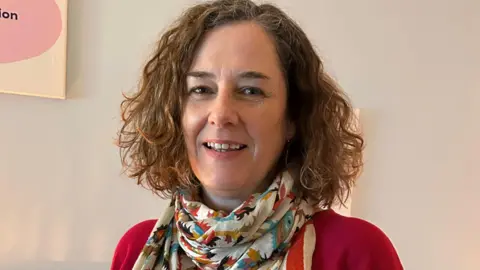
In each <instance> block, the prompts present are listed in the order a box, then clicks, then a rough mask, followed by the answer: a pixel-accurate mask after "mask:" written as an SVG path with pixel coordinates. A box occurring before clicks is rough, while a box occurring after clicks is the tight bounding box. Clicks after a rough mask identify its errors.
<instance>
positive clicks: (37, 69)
mask: <svg viewBox="0 0 480 270" xmlns="http://www.w3.org/2000/svg"><path fill="white" fill-rule="evenodd" d="M66 50H67V0H0V92H1V93H8V94H19V95H29V96H38V97H47V98H58V99H65V97H66V89H65V88H66V64H67V63H66V60H67V52H66Z"/></svg>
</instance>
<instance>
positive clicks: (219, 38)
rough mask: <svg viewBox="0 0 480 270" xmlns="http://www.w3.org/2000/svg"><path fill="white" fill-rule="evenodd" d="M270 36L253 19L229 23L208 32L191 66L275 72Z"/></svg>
mask: <svg viewBox="0 0 480 270" xmlns="http://www.w3.org/2000/svg"><path fill="white" fill-rule="evenodd" d="M277 59H278V56H277V52H276V48H275V44H274V42H273V39H272V38H271V37H270V36H269V35H268V33H267V32H266V31H265V30H264V29H263V28H262V27H261V26H260V25H258V24H256V23H254V22H239V23H235V24H228V25H224V26H221V27H218V28H215V29H214V30H212V31H210V32H208V33H207V34H206V36H205V39H204V40H203V42H202V43H201V45H200V47H199V49H198V51H197V54H196V56H195V59H194V61H193V64H192V69H202V70H209V71H212V72H216V71H221V70H232V71H245V70H255V71H259V72H265V73H270V75H274V74H272V73H275V72H278V70H279V65H278V63H279V61H278V60H277Z"/></svg>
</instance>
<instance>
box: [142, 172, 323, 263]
mask: <svg viewBox="0 0 480 270" xmlns="http://www.w3.org/2000/svg"><path fill="white" fill-rule="evenodd" d="M293 183H294V181H293V179H292V177H291V176H290V174H289V173H288V172H284V173H282V174H280V175H279V176H277V178H276V179H275V180H274V181H273V183H272V184H271V185H270V187H269V188H268V189H267V190H266V191H265V192H264V193H261V194H260V193H258V194H254V195H252V196H251V197H250V198H249V199H248V200H246V201H245V202H244V203H243V204H242V205H240V206H239V207H237V208H236V209H235V210H233V211H232V212H230V213H225V212H223V211H214V210H212V209H210V208H208V207H207V206H205V205H204V204H203V203H201V202H199V201H196V200H192V196H189V194H187V193H185V192H178V193H176V194H175V195H174V197H173V200H172V202H171V204H170V206H169V208H168V209H167V210H166V212H165V214H164V216H163V217H162V218H161V219H159V220H158V221H157V223H156V225H155V227H154V229H153V231H152V233H151V235H150V237H149V239H148V241H147V243H146V245H145V246H144V248H143V250H142V252H141V254H140V256H139V257H138V259H137V261H136V263H135V265H134V267H133V269H138V270H153V269H171V270H176V269H197V268H200V269H287V270H288V269H310V268H311V258H312V255H313V250H314V247H315V229H314V228H313V224H312V222H311V217H312V216H313V214H314V212H315V210H314V207H313V206H312V205H311V204H309V203H308V202H307V201H306V200H305V199H303V198H299V197H297V196H296V195H295V192H294V190H293ZM292 244H293V245H294V246H295V247H292Z"/></svg>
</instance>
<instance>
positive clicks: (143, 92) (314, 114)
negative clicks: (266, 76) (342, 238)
mask: <svg viewBox="0 0 480 270" xmlns="http://www.w3.org/2000/svg"><path fill="white" fill-rule="evenodd" d="M239 21H253V22H256V23H258V24H259V25H261V26H262V27H263V28H264V29H265V30H266V32H267V33H269V34H270V36H271V37H272V39H273V40H274V41H275V43H276V44H275V45H276V48H277V52H278V56H279V58H280V62H281V68H282V71H283V72H284V75H285V76H284V77H285V78H286V85H287V102H288V104H287V114H288V116H289V117H290V119H291V120H292V121H293V122H294V123H295V125H296V133H295V137H294V138H293V140H292V141H290V143H289V144H288V146H287V147H288V148H286V149H285V151H284V152H283V154H282V155H283V158H280V159H279V160H281V161H282V162H280V163H279V164H278V166H277V167H279V168H280V169H285V168H286V166H287V164H295V165H296V166H297V168H298V169H299V170H298V175H295V181H297V182H296V183H297V188H298V189H299V190H300V192H302V194H304V196H306V197H307V198H309V199H310V200H312V201H313V202H315V203H319V204H320V205H321V206H323V207H331V206H332V204H334V203H335V202H338V201H340V202H342V201H343V200H345V198H346V197H347V196H348V195H349V194H350V189H351V187H352V186H353V184H354V180H355V179H356V178H357V176H358V174H359V173H360V171H361V167H362V150H363V146H364V141H363V138H362V136H361V135H360V134H359V133H357V132H356V130H354V129H352V126H351V124H352V123H354V121H355V117H356V116H355V113H354V110H353V109H352V107H351V104H350V102H349V100H348V98H347V96H346V95H345V93H344V92H343V91H342V90H341V89H340V88H339V87H338V86H337V85H336V83H335V82H334V81H333V80H332V79H331V77H329V76H328V75H327V74H326V72H325V71H324V68H323V64H322V61H321V59H320V58H319V56H318V55H317V54H316V52H315V49H314V48H313V46H312V44H311V43H310V41H309V39H308V38H307V36H306V34H305V33H304V32H303V31H302V29H301V28H300V27H299V26H298V25H297V24H296V23H295V22H294V21H293V20H292V19H291V18H289V17H288V16H287V15H286V14H285V13H284V12H283V11H281V10H280V9H279V8H277V7H275V6H274V5H271V4H262V5H257V4H255V3H253V2H252V1H250V0H217V1H211V2H204V3H201V4H198V5H195V6H193V7H191V8H189V9H187V10H186V11H185V12H184V14H183V15H182V16H180V18H179V19H178V20H177V21H176V22H174V24H173V25H171V26H170V28H169V29H167V30H166V32H165V33H164V34H163V35H162V36H161V38H160V40H159V41H158V45H157V46H156V50H155V51H154V54H153V56H152V57H151V58H150V59H149V61H148V62H147V63H146V65H145V67H144V69H143V75H142V78H141V81H140V83H139V90H138V91H137V92H136V93H135V94H133V95H132V96H130V97H127V96H126V95H124V97H125V100H124V101H123V102H122V104H121V110H122V120H123V126H122V127H121V129H120V131H119V134H118V145H119V147H120V155H121V159H122V162H123V165H124V167H125V170H126V171H127V173H128V175H129V177H132V178H135V179H136V180H137V182H138V184H141V185H144V186H147V187H148V188H150V189H151V190H152V191H154V192H155V193H156V194H158V195H160V196H162V197H168V196H171V195H172V193H174V192H175V191H176V190H177V189H191V188H196V187H198V180H197V179H196V178H195V176H194V175H193V173H192V169H191V168H190V164H189V162H188V157H187V152H186V146H185V142H184V138H183V132H182V126H181V119H182V111H183V110H182V109H183V103H184V100H185V97H186V74H187V72H188V71H189V68H190V66H191V64H192V61H193V58H194V56H195V53H196V49H197V47H198V46H199V44H200V43H201V42H202V39H203V38H204V36H205V34H206V33H207V32H208V31H210V30H212V29H213V28H216V27H219V26H221V25H225V24H230V23H234V22H239ZM283 160H286V162H285V163H284V162H283ZM337 199H338V200H337Z"/></svg>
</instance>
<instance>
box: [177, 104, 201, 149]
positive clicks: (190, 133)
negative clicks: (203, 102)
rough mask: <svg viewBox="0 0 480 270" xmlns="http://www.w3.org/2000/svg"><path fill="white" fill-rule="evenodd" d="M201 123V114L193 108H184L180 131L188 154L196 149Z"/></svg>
mask: <svg viewBox="0 0 480 270" xmlns="http://www.w3.org/2000/svg"><path fill="white" fill-rule="evenodd" d="M203 122H204V119H203V117H202V114H201V112H199V111H198V110H197V109H196V108H195V107H194V106H186V107H185V110H184V114H183V117H182V129H183V134H184V137H185V143H186V145H187V148H188V150H189V153H191V151H192V150H193V151H194V149H195V148H196V145H197V137H198V134H199V133H200V131H201V129H202V127H203V124H202V123H203Z"/></svg>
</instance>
